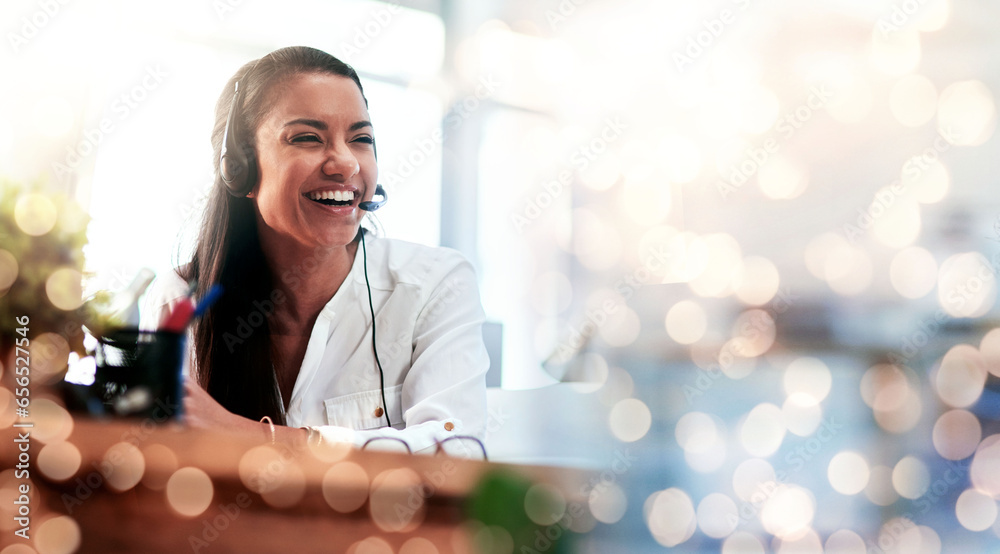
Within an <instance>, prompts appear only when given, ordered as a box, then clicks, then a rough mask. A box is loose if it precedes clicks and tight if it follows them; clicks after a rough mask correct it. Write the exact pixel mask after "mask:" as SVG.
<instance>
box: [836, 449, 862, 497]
mask: <svg viewBox="0 0 1000 554" xmlns="http://www.w3.org/2000/svg"><path fill="white" fill-rule="evenodd" d="M826 475H827V479H829V480H830V486H831V487H833V490H835V491H837V492H839V493H840V494H846V495H854V494H858V493H859V492H861V491H863V490H865V487H866V486H867V485H868V479H869V476H870V474H869V470H868V461H867V460H865V458H864V457H863V456H862V455H861V454H858V453H857V452H850V451H845V452H838V453H837V454H836V455H834V457H833V459H831V460H830V465H828V466H827V471H826Z"/></svg>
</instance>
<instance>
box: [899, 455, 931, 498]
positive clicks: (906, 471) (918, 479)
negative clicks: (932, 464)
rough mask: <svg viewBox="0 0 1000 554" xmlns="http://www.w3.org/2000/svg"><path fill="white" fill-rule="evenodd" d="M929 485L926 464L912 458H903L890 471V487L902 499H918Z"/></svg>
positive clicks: (929, 474) (928, 473) (928, 471)
mask: <svg viewBox="0 0 1000 554" xmlns="http://www.w3.org/2000/svg"><path fill="white" fill-rule="evenodd" d="M930 484H931V472H930V470H928V469H927V464H925V463H924V462H922V461H920V460H919V459H917V458H915V457H913V456H904V457H903V458H902V459H901V460H899V462H897V463H896V466H895V467H894V468H893V469H892V486H893V488H894V489H896V492H897V493H899V495H900V496H902V497H903V498H909V499H910V500H915V499H917V498H920V497H921V496H923V495H924V493H925V492H927V489H928V488H929V487H930Z"/></svg>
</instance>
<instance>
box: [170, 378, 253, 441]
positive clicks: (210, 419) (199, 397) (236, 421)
mask: <svg viewBox="0 0 1000 554" xmlns="http://www.w3.org/2000/svg"><path fill="white" fill-rule="evenodd" d="M184 422H185V424H186V425H188V426H189V427H194V428H197V429H216V430H222V429H226V430H231V429H240V430H242V429H244V428H247V427H249V425H247V424H253V422H251V421H250V420H249V419H246V418H244V417H240V416H238V415H236V414H234V413H232V412H230V411H229V410H227V409H225V408H223V407H222V404H219V403H218V402H216V401H215V399H214V398H212V396H211V395H209V394H208V391H206V390H205V389H203V388H201V385H199V384H198V382H197V381H195V380H194V379H191V378H190V377H185V379H184Z"/></svg>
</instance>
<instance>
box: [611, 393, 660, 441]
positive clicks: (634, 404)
mask: <svg viewBox="0 0 1000 554" xmlns="http://www.w3.org/2000/svg"><path fill="white" fill-rule="evenodd" d="M652 421H653V418H652V414H651V413H650V411H649V407H647V406H646V404H645V403H643V402H642V401H641V400H638V399H635V398H626V399H624V400H621V401H620V402H618V403H617V404H615V405H614V407H613V408H611V413H610V414H609V416H608V422H609V424H610V426H611V433H612V434H613V435H614V436H615V438H617V439H618V440H620V441H622V442H635V441H637V440H639V439H641V438H642V437H644V436H646V433H647V432H649V426H650V425H651V424H652Z"/></svg>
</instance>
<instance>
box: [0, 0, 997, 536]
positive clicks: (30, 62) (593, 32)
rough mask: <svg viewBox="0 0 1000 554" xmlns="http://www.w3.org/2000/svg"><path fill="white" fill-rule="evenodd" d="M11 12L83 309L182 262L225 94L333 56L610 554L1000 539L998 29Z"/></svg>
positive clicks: (922, 22)
mask: <svg viewBox="0 0 1000 554" xmlns="http://www.w3.org/2000/svg"><path fill="white" fill-rule="evenodd" d="M2 13H3V16H2V19H0V20H2V21H3V31H4V34H5V37H6V42H7V44H6V45H5V47H4V48H0V60H2V64H3V65H2V67H3V68H4V79H3V84H2V85H0V106H2V108H0V171H2V175H3V176H4V177H7V178H11V179H14V180H18V181H22V182H32V181H35V180H38V179H40V178H41V179H42V180H44V182H45V186H46V187H48V188H50V189H51V190H55V191H62V192H65V193H67V194H69V195H71V196H72V197H74V198H75V199H76V200H77V201H78V202H79V203H80V204H81V205H82V206H83V207H84V208H85V209H86V210H87V211H88V212H89V213H90V215H91V216H92V218H93V219H92V221H91V223H90V228H89V245H88V246H87V250H86V253H87V264H88V268H89V270H90V271H92V272H93V273H92V276H91V277H89V278H88V280H87V281H86V283H85V286H84V288H85V289H86V290H87V291H93V290H98V289H102V288H103V289H112V290H114V289H120V288H123V287H124V286H125V285H127V284H128V283H129V282H130V281H131V280H132V278H133V277H134V276H135V275H136V273H137V272H138V271H139V270H140V269H141V268H143V267H150V268H153V269H154V270H155V271H157V272H165V271H169V270H170V268H171V267H173V266H174V265H176V264H177V263H179V262H183V261H185V259H186V255H187V252H188V249H189V247H190V241H191V239H192V237H193V233H192V227H193V225H194V224H196V222H197V219H198V216H199V213H200V207H201V202H202V200H203V198H204V196H205V193H206V190H207V188H208V187H209V186H210V185H211V182H212V175H211V166H212V160H211V150H210V146H209V133H210V129H211V126H212V123H213V109H214V105H215V101H216V99H217V98H218V96H219V94H220V93H221V91H222V87H223V85H224V83H225V82H226V80H227V79H228V78H229V77H230V76H231V75H232V74H233V73H234V72H235V71H236V69H237V68H239V67H240V66H241V65H242V64H243V63H245V62H246V61H248V60H250V59H253V58H256V57H259V56H261V55H263V54H265V53H267V52H269V51H271V50H273V49H275V48H279V47H282V46H289V45H296V44H305V45H310V46H315V47H318V48H321V49H324V50H326V51H328V52H330V53H332V54H334V55H336V56H339V57H341V58H342V59H344V60H345V61H348V62H349V63H351V64H352V65H353V66H354V67H355V68H356V69H357V70H358V71H359V73H360V74H361V77H362V80H363V82H364V85H365V91H366V94H367V96H368V100H369V104H370V108H371V115H372V119H373V122H374V125H375V128H376V129H377V133H378V144H379V152H380V160H379V165H380V175H381V182H382V183H383V184H384V185H385V186H386V188H387V189H388V192H389V198H390V200H389V203H388V204H387V205H386V207H385V208H384V209H383V210H381V211H379V212H378V216H379V220H380V222H381V226H382V228H383V231H384V234H385V235H386V236H389V237H395V238H405V239H407V240H413V241H416V242H421V243H425V244H432V245H436V244H441V245H445V246H450V247H453V248H456V249H458V250H460V251H461V252H463V253H464V254H465V255H466V256H468V257H469V259H471V260H472V261H473V262H474V264H475V265H476V267H477V268H478V271H479V276H480V285H481V292H482V298H483V303H484V306H485V308H486V311H487V314H488V317H489V319H490V321H492V322H495V323H497V324H499V325H502V330H503V335H502V336H503V340H502V346H501V347H500V348H502V359H503V364H502V368H500V369H502V385H503V389H506V390H504V391H500V392H499V393H498V394H496V395H494V396H493V397H491V398H494V399H496V400H497V402H499V403H500V404H501V405H503V406H506V410H507V411H506V412H503V413H499V412H498V415H496V416H495V417H494V420H496V421H497V422H498V430H497V433H496V434H497V437H496V440H497V444H499V445H501V446H500V447H498V448H501V454H502V453H503V452H504V450H503V448H507V449H509V453H510V457H509V459H510V460H511V461H533V462H538V463H557V464H558V463H566V464H574V465H581V466H583V467H589V468H591V469H595V470H597V471H598V472H599V478H598V480H597V481H595V482H594V483H592V484H591V486H590V487H589V488H588V489H587V490H585V491H583V493H584V494H585V495H587V497H588V504H589V508H590V512H591V513H592V517H590V518H587V519H584V520H580V521H578V522H577V523H576V529H577V530H579V531H588V530H589V533H588V534H587V535H586V537H585V540H583V541H581V543H580V549H581V550H582V551H586V552H657V551H662V550H664V549H666V548H673V549H675V550H676V551H679V552H722V553H724V554H734V553H737V552H741V553H742V552H810V553H812V552H816V553H819V552H838V553H840V552H844V553H855V552H856V553H859V554H860V553H864V552H900V553H916V552H919V553H930V554H933V553H939V552H986V551H996V550H997V549H998V548H1000V547H998V544H1000V518H998V517H997V512H998V505H997V499H998V498H1000V477H998V476H1000V435H998V434H997V433H998V430H1000V425H998V423H997V420H998V418H1000V396H998V395H1000V330H997V329H996V328H997V327H998V326H1000V324H998V322H997V309H996V307H995V306H996V296H997V273H998V270H1000V242H998V239H1000V189H998V187H997V184H996V180H997V174H998V170H1000V165H998V161H997V160H998V159H1000V157H998V156H997V147H998V142H997V140H998V139H997V137H996V133H995V131H996V126H997V113H996V94H995V91H996V90H998V87H1000V73H998V72H997V70H996V68H997V67H1000V41H997V40H996V38H995V36H996V26H997V23H996V22H997V21H998V20H1000V4H996V3H993V2H980V1H976V0H951V1H948V0H895V1H889V0H822V1H814V2H800V1H796V0H721V1H718V0H717V1H710V2H682V1H679V0H677V1H655V0H643V1H611V0H541V1H527V0H481V1H475V2H472V1H457V0H451V1H449V0H413V1H401V2H400V3H385V2H378V1H362V0H356V1H352V0H335V1H320V0H313V1H300V2H294V3H278V2H267V1H264V0H184V1H175V2H160V3H155V4H154V3H146V2H142V3H135V2H125V1H95V0H75V1H72V2H60V1H58V0H18V1H13V2H10V1H9V2H5V3H4V5H3V8H2ZM0 248H2V247H0ZM498 344H499V343H498ZM557 381H562V383H560V384H555V383H556V382H557ZM529 389H530V390H529ZM539 391H547V392H539ZM505 414H506V415H505ZM505 426H506V429H504V427H505ZM516 444H521V445H523V448H522V450H521V451H518V450H517V448H516ZM560 454H563V455H562V456H561V455H560ZM501 459H502V456H501Z"/></svg>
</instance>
